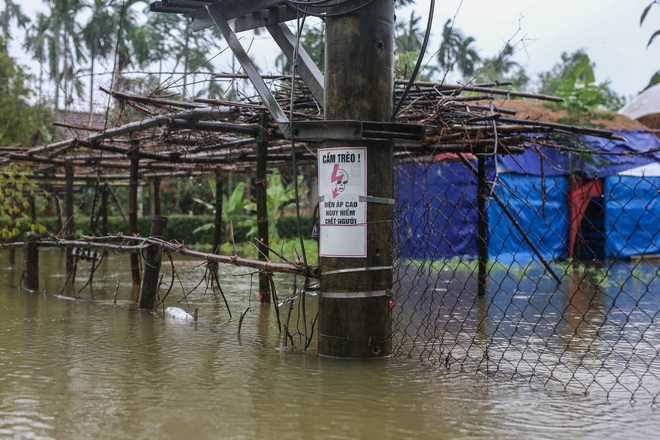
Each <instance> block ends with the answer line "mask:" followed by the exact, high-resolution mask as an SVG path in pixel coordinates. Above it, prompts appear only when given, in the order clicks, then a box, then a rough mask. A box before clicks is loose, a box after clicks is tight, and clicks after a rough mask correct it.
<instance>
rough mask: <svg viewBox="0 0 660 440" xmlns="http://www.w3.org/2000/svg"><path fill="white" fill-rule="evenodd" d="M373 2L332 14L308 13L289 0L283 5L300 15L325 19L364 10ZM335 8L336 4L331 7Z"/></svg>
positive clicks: (371, 0) (343, 3) (305, 9)
mask: <svg viewBox="0 0 660 440" xmlns="http://www.w3.org/2000/svg"><path fill="white" fill-rule="evenodd" d="M352 1H354V0H348V1H345V2H342V3H340V5H345V4H349V3H351V2H352ZM374 1H375V0H367V1H365V2H364V3H363V4H361V5H359V6H356V7H354V8H351V9H347V10H345V11H341V12H333V13H330V12H309V10H308V9H307V8H308V7H307V6H305V8H301V7H299V6H296V3H295V2H293V1H290V0H287V1H286V2H285V3H286V5H287V6H288V7H290V8H291V9H293V10H295V11H298V12H300V13H301V14H305V15H311V16H312V17H318V18H326V17H342V16H344V15H349V14H352V13H354V12H357V11H359V10H360V9H362V8H365V7H367V6H369V5H370V4H372V3H373V2H374ZM300 3H301V2H298V4H300ZM302 3H304V4H306V3H307V2H302ZM309 7H314V5H310V6H309ZM316 7H317V8H318V7H319V6H316ZM327 7H328V8H329V7H330V6H327ZM336 7H337V5H336V4H335V5H332V8H336Z"/></svg>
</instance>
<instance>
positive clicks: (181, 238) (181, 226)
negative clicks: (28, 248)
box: [0, 214, 312, 246]
mask: <svg viewBox="0 0 660 440" xmlns="http://www.w3.org/2000/svg"><path fill="white" fill-rule="evenodd" d="M168 220H169V221H168V224H167V229H166V230H165V237H164V238H165V240H167V241H173V240H176V241H177V242H179V243H182V244H185V245H187V246H192V245H210V244H211V242H212V240H213V230H212V229H211V230H209V231H206V232H198V233H197V234H195V233H193V231H194V230H195V229H197V228H199V227H200V226H202V225H204V224H207V223H210V222H213V221H214V217H213V216H212V215H195V216H190V215H184V214H177V215H170V216H168ZM37 221H38V223H39V224H40V225H42V226H44V228H45V229H46V231H47V232H46V233H44V234H42V235H43V236H48V235H51V234H52V235H58V234H59V232H60V231H59V227H58V224H57V218H56V217H43V218H39V219H37ZM255 221H256V220H255ZM2 223H3V222H2V221H0V227H2V226H4V225H3V224H2ZM89 227H90V223H89V216H87V215H77V216H76V218H75V222H74V237H76V238H79V237H81V236H83V235H89ZM150 229H151V217H138V234H139V235H140V236H141V237H147V236H148V235H149V230H150ZM250 229H251V225H246V226H242V227H234V240H235V241H236V242H237V243H246V242H250V241H252V240H254V239H253V238H252V237H247V233H248V232H249V230H250ZM302 229H303V236H304V238H306V239H307V238H309V236H310V234H311V231H312V218H311V217H303V218H302ZM277 230H278V231H279V234H280V237H281V238H282V239H291V238H297V236H298V226H297V222H296V218H295V217H281V218H280V219H279V222H278V224H277ZM26 232H27V229H25V228H22V230H19V232H18V234H17V235H16V237H17V239H18V240H22V238H23V236H24V235H25V233H26ZM94 233H95V235H97V236H98V235H101V224H100V222H99V224H97V226H96V231H94ZM108 233H109V234H117V233H122V234H124V235H128V227H127V226H126V224H125V223H124V220H123V219H122V217H121V216H110V217H108ZM223 241H224V242H229V241H230V240H229V228H228V227H227V226H226V225H225V226H223Z"/></svg>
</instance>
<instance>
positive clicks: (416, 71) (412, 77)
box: [390, 0, 435, 122]
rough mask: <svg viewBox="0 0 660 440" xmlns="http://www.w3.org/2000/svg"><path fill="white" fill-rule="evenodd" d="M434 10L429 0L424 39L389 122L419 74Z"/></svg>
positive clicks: (433, 5) (433, 4) (399, 108)
mask: <svg viewBox="0 0 660 440" xmlns="http://www.w3.org/2000/svg"><path fill="white" fill-rule="evenodd" d="M434 11H435V0H431V3H430V5H429V19H428V21H427V22H426V31H425V32H424V40H423V41H422V47H421V48H420V50H419V56H418V57H417V62H416V63H415V68H414V69H413V71H412V74H411V75H410V79H409V80H408V84H406V87H405V89H404V90H403V93H402V94H401V98H399V102H397V104H396V106H395V107H394V110H393V111H392V115H391V116H390V122H392V121H394V119H395V118H396V115H397V114H398V113H399V111H400V110H401V106H403V103H404V102H405V100H406V97H407V96H408V93H410V89H411V88H412V86H413V84H414V83H415V80H416V79H417V75H418V74H419V71H420V69H421V68H422V62H423V61H424V54H425V53H426V46H427V45H428V44H429V40H430V39H431V27H432V26H433V13H434Z"/></svg>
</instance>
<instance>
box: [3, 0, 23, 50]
mask: <svg viewBox="0 0 660 440" xmlns="http://www.w3.org/2000/svg"><path fill="white" fill-rule="evenodd" d="M12 21H15V22H16V24H17V25H18V26H19V27H22V28H23V29H25V28H26V27H27V25H28V24H29V23H30V19H29V18H28V17H27V16H26V15H25V14H23V10H22V9H21V5H18V4H16V3H14V2H13V1H12V0H5V9H4V10H3V11H1V12H0V29H2V37H3V38H4V40H5V41H9V40H10V39H11V33H10V32H9V29H10V27H11V22H12Z"/></svg>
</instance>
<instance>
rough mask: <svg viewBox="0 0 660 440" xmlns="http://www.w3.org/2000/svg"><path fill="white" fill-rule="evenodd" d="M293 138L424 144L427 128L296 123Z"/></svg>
mask: <svg viewBox="0 0 660 440" xmlns="http://www.w3.org/2000/svg"><path fill="white" fill-rule="evenodd" d="M292 125H293V136H294V137H295V138H296V139H298V140H301V141H327V140H342V141H364V140H406V141H411V142H423V141H424V138H425V128H424V126H423V125H417V124H400V123H393V122H373V121H351V120H343V121H342V120H340V121H294V122H293V124H292Z"/></svg>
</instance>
